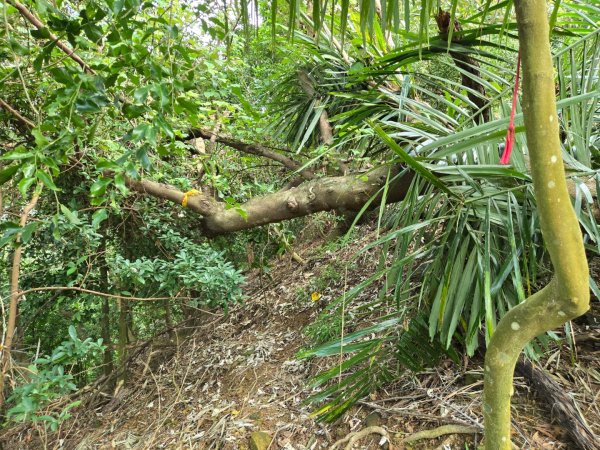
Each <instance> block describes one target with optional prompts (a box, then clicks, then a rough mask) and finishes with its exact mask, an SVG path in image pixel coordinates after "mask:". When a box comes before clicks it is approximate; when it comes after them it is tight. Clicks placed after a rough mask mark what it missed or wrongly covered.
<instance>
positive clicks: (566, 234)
mask: <svg viewBox="0 0 600 450" xmlns="http://www.w3.org/2000/svg"><path fill="white" fill-rule="evenodd" d="M515 7H516V11H517V23H518V28H519V42H520V48H521V55H522V64H523V115H524V118H525V128H526V136H527V146H528V149H529V154H530V161H531V172H532V178H533V185H534V190H535V197H536V202H537V208H538V212H539V217H540V224H541V229H542V235H543V237H544V241H545V243H546V246H547V248H548V252H549V253H550V258H551V260H552V264H553V266H554V277H553V278H552V280H551V281H550V283H549V284H548V285H547V286H546V287H545V288H544V289H542V290H541V291H539V292H537V293H535V294H534V295H532V296H531V297H529V298H528V299H527V300H525V301H524V302H523V303H521V304H519V305H517V306H516V307H514V308H513V309H511V310H510V311H509V312H508V313H507V314H506V315H505V316H504V317H503V318H502V320H501V321H500V323H499V324H498V327H497V329H496V330H495V331H494V334H493V336H492V339H491V341H490V344H489V347H488V350H487V353H486V357H485V380H484V395H483V409H484V417H485V448H486V449H487V450H492V449H494V450H509V449H510V448H511V442H510V398H511V396H512V394H513V373H514V369H515V364H516V361H517V358H518V356H519V354H520V353H521V351H522V350H523V348H524V347H525V345H527V343H528V342H530V341H531V340H532V339H533V338H535V337H536V336H538V335H540V334H542V333H545V332H546V331H548V330H552V329H553V328H556V327H558V326H560V325H563V324H564V323H565V322H567V321H568V320H571V319H573V318H575V317H578V316H580V315H582V314H583V313H585V312H586V311H587V310H588V308H589V286H588V277H589V275H588V265H587V260H586V256H585V250H584V247H583V240H582V236H581V231H580V229H579V224H578V221H577V217H576V216H575V212H574V211H573V207H572V205H571V199H570V196H569V192H568V189H567V183H566V178H565V171H564V166H563V163H562V156H561V148H560V138H559V130H558V116H557V112H556V100H555V94H554V69H553V66H552V58H551V53H550V42H549V29H548V28H549V27H548V20H547V13H548V12H547V4H546V1H545V0H516V1H515Z"/></svg>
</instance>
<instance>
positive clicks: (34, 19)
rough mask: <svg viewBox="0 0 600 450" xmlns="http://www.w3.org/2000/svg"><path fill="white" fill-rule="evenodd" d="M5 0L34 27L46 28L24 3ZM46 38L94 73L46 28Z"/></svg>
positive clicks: (92, 71) (91, 73) (87, 70)
mask: <svg viewBox="0 0 600 450" xmlns="http://www.w3.org/2000/svg"><path fill="white" fill-rule="evenodd" d="M6 1H7V3H8V4H9V5H12V6H14V7H15V8H16V9H17V11H19V13H20V14H21V16H22V17H23V18H24V19H25V20H27V21H28V22H29V23H31V24H32V25H33V26H34V27H36V28H37V29H38V30H42V29H46V30H48V28H47V27H46V26H45V25H44V23H43V22H42V21H41V20H40V19H39V18H38V17H37V16H36V15H35V14H33V13H32V12H31V11H29V10H28V9H27V7H26V6H25V5H23V4H22V3H19V2H18V1H17V0H6ZM48 38H49V39H50V40H51V41H53V42H54V43H55V44H56V46H57V47H58V48H59V49H60V50H62V51H63V53H64V54H65V55H67V56H68V57H69V58H71V59H72V60H73V61H75V62H76V63H77V64H79V66H80V67H81V68H82V69H83V70H84V71H85V72H86V73H89V74H90V75H94V74H95V73H96V72H95V71H94V69H92V68H91V67H90V66H89V65H88V64H87V63H86V62H85V61H84V60H83V59H81V58H80V57H79V55H77V53H75V50H73V49H72V48H70V47H69V46H67V45H66V44H64V43H63V42H61V41H60V40H59V39H58V37H56V36H55V35H54V34H53V33H52V32H51V31H50V30H48Z"/></svg>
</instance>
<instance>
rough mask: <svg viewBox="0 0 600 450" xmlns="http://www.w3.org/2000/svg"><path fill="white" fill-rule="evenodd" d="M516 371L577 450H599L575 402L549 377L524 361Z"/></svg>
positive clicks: (599, 444) (596, 440)
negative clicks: (544, 405) (542, 402)
mask: <svg viewBox="0 0 600 450" xmlns="http://www.w3.org/2000/svg"><path fill="white" fill-rule="evenodd" d="M516 371H517V372H518V373H520V374H521V375H522V376H523V377H524V378H526V379H527V381H528V382H529V384H530V385H531V386H532V387H533V388H534V393H535V395H536V396H537V397H538V398H539V399H540V400H542V401H544V402H545V403H546V404H547V405H548V406H549V407H550V411H552V416H556V419H557V420H558V421H559V423H560V424H561V425H562V426H563V427H564V428H565V429H566V430H567V433H568V434H569V437H570V438H571V440H572V441H573V442H574V443H575V445H576V447H577V448H578V449H581V450H600V441H599V440H598V437H597V436H596V435H594V432H593V431H592V430H591V429H590V427H589V426H588V424H587V422H586V421H585V419H584V417H583V416H582V415H581V412H580V411H579V408H577V404H576V403H575V400H573V398H572V397H571V396H570V395H569V394H568V393H567V392H566V391H565V390H564V389H563V388H562V387H561V386H560V385H559V384H558V383H557V382H556V381H554V380H553V379H552V378H551V377H550V375H548V374H547V373H545V372H544V371H543V370H540V369H537V368H535V367H534V366H533V364H531V363H530V362H529V361H526V360H523V361H519V362H518V363H517V367H516Z"/></svg>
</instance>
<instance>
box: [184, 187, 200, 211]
mask: <svg viewBox="0 0 600 450" xmlns="http://www.w3.org/2000/svg"><path fill="white" fill-rule="evenodd" d="M199 194H201V192H200V191H198V190H196V189H192V190H191V191H187V192H186V193H185V194H183V199H181V206H183V207H184V208H185V207H186V206H187V204H188V199H189V198H190V197H191V196H192V195H199Z"/></svg>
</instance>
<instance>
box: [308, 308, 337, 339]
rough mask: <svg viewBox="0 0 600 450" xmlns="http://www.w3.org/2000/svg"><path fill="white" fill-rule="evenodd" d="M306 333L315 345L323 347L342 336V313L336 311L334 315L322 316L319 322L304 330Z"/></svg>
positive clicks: (318, 319)
mask: <svg viewBox="0 0 600 450" xmlns="http://www.w3.org/2000/svg"><path fill="white" fill-rule="evenodd" d="M304 333H305V334H306V336H308V338H309V339H310V340H311V342H312V344H313V345H322V344H324V343H325V342H328V341H331V340H333V339H335V338H338V337H340V336H341V334H342V314H341V312H339V311H335V312H333V314H323V315H320V316H319V317H318V318H317V320H315V321H314V322H313V323H311V324H310V325H308V326H307V327H306V328H305V329H304Z"/></svg>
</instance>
